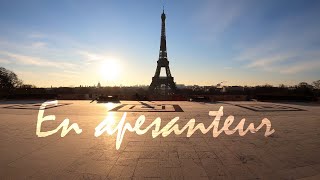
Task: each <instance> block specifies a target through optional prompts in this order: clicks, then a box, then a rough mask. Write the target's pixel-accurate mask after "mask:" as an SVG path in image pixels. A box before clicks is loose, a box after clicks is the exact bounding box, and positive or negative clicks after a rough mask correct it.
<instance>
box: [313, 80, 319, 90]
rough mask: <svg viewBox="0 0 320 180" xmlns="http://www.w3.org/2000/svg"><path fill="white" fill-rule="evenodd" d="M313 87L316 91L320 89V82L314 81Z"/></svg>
mask: <svg viewBox="0 0 320 180" xmlns="http://www.w3.org/2000/svg"><path fill="white" fill-rule="evenodd" d="M312 85H313V87H314V89H320V80H317V81H313V82H312Z"/></svg>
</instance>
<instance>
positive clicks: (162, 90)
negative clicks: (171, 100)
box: [149, 10, 176, 96]
mask: <svg viewBox="0 0 320 180" xmlns="http://www.w3.org/2000/svg"><path fill="white" fill-rule="evenodd" d="M161 20H162V24H161V41H160V51H159V60H158V61H157V69H156V72H155V74H154V76H153V78H152V82H151V84H150V86H149V91H150V92H151V93H152V94H158V95H165V96H167V95H171V94H174V93H175V91H176V84H175V82H174V78H173V77H172V75H171V72H170V68H169V61H168V57H167V42H166V27H165V21H166V15H165V13H164V10H163V11H162V14H161ZM161 69H165V74H166V76H160V73H161Z"/></svg>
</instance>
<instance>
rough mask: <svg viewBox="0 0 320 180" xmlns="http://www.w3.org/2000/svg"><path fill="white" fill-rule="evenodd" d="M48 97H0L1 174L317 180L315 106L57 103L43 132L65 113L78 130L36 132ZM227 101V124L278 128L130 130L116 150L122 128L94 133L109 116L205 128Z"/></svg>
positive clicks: (318, 118) (319, 141) (318, 116)
mask: <svg viewBox="0 0 320 180" xmlns="http://www.w3.org/2000/svg"><path fill="white" fill-rule="evenodd" d="M42 103H43V101H0V123H1V125H0V142H1V143H0V179H320V153H319V149H320V131H319V126H320V106H319V105H316V104H311V103H268V102H254V101H246V102H216V103H202V102H185V101H143V102H139V101H121V102H120V103H98V102H91V101H62V100H61V101H58V103H59V104H58V105H48V106H47V107H46V108H45V110H44V116H47V115H55V116H56V120H55V121H44V122H43V123H42V127H41V131H43V132H45V131H50V130H53V129H55V128H56V127H58V126H59V124H60V123H62V121H63V120H64V119H66V118H68V119H69V120H70V124H69V126H70V125H71V124H72V123H77V124H78V125H79V127H80V128H81V129H82V132H81V133H80V134H77V133H76V132H75V131H74V130H71V131H70V132H69V133H68V134H67V135H66V136H65V137H61V136H60V135H61V130H59V131H58V132H57V133H55V134H53V135H50V136H47V137H38V136H37V134H36V128H37V119H38V113H39V108H40V105H41V104H42ZM221 106H223V116H222V117H221V120H220V126H222V125H223V123H224V121H225V120H226V118H227V117H228V116H229V115H233V116H234V122H233V123H232V125H231V126H230V129H232V128H234V127H236V126H237V125H238V123H239V122H240V120H241V119H243V118H245V119H246V121H245V125H244V127H245V128H246V127H247V126H248V124H249V123H254V125H255V127H256V126H258V125H259V124H260V123H261V121H262V119H263V118H267V119H269V120H270V122H271V128H272V129H274V130H275V132H274V133H273V134H271V135H270V136H268V137H265V136H264V133H265V131H266V126H263V127H262V128H261V129H260V130H259V131H258V132H256V133H250V132H248V133H247V134H246V135H244V136H240V135H239V133H238V132H235V133H234V134H232V135H226V134H225V133H224V132H223V133H221V134H220V135H219V136H218V137H213V136H212V130H211V131H209V132H208V133H206V134H203V133H201V131H196V132H195V133H194V134H193V135H191V136H190V137H187V132H183V133H181V134H180V135H176V134H174V133H171V134H170V135H168V136H166V137H163V136H161V135H159V136H157V137H155V138H153V137H152V130H154V128H151V129H150V130H149V131H147V132H145V133H144V134H140V135H138V134H137V133H136V132H129V131H128V130H127V131H126V132H125V134H124V137H123V141H122V143H121V146H120V148H119V149H118V150H117V149H116V142H117V133H114V134H113V135H108V134H107V133H106V132H105V133H103V134H102V135H100V136H98V137H96V136H95V128H96V127H97V126H98V125H99V124H100V123H101V122H102V121H104V120H106V121H110V120H111V119H113V120H114V121H115V123H116V122H119V121H120V119H121V117H123V114H124V113H125V112H127V114H126V119H125V122H128V123H130V124H131V125H132V126H134V125H135V123H136V120H137V119H138V117H139V116H141V115H144V116H145V118H146V120H145V122H144V124H143V125H142V127H144V128H145V127H147V126H148V125H150V124H151V123H152V122H154V121H155V119H156V118H157V117H160V118H161V127H163V126H165V125H166V124H167V123H168V122H169V121H170V120H172V119H173V118H175V117H179V120H178V121H177V122H176V124H178V125H179V127H180V128H181V127H183V126H184V125H185V124H187V123H188V122H189V120H190V119H195V124H196V125H197V124H198V123H203V124H204V125H205V127H208V126H209V125H210V124H211V123H212V121H213V120H214V118H215V117H213V116H209V111H218V110H219V108H220V107H221Z"/></svg>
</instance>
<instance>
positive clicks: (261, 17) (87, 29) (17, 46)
mask: <svg viewBox="0 0 320 180" xmlns="http://www.w3.org/2000/svg"><path fill="white" fill-rule="evenodd" d="M319 9H320V1H316V0H314V1H313V0H309V1H299V0H288V1H285V0H283V1H278V0H260V1H255V0H234V1H228V0H227V1H226V0H223V1H165V13H166V15H167V20H166V31H167V47H168V57H169V61H170V69H171V73H172V75H173V76H174V78H175V81H176V83H177V84H187V85H193V84H198V85H216V84H217V83H219V82H221V81H227V83H226V84H227V85H259V84H266V83H268V84H272V85H278V84H282V83H283V84H286V85H293V84H297V83H299V82H301V81H305V82H309V83H311V82H312V81H315V80H318V79H320V23H319V18H320V11H319ZM161 13H162V2H161V1H148V0H144V1H142V0H139V1H68V0H67V1H58V0H57V1H40V0H39V1H33V0H30V1H0V25H1V28H0V66H2V67H5V68H7V69H10V70H12V71H14V72H16V73H17V74H18V76H19V77H20V78H21V79H22V80H23V81H24V82H25V83H28V84H34V85H36V86H39V87H42V86H44V87H49V86H51V85H52V86H79V85H94V84H97V83H98V82H100V83H101V84H102V85H103V86H104V85H111V86H112V85H120V84H122V85H137V84H141V85H149V84H150V83H151V78H152V76H153V75H154V72H155V69H156V65H157V60H158V51H159V46H160V28H161V19H160V16H161ZM110 66H111V67H113V68H111V69H110V68H108V67H110ZM102 71H105V72H102ZM106 71H108V73H106Z"/></svg>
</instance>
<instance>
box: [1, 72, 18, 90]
mask: <svg viewBox="0 0 320 180" xmlns="http://www.w3.org/2000/svg"><path fill="white" fill-rule="evenodd" d="M22 84H23V83H22V80H20V79H19V78H18V76H17V75H16V74H15V73H14V72H12V71H10V70H8V69H6V68H4V67H0V89H13V88H17V87H20V86H21V85H22Z"/></svg>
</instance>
